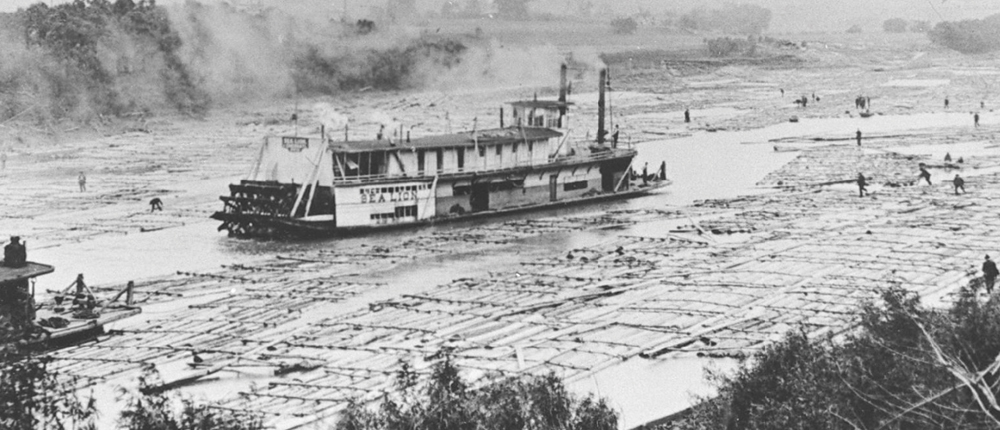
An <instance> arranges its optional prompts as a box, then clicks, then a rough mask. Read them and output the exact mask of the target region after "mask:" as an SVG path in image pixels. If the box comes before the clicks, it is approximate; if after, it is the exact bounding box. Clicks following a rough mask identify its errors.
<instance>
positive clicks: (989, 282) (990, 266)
mask: <svg viewBox="0 0 1000 430" xmlns="http://www.w3.org/2000/svg"><path fill="white" fill-rule="evenodd" d="M997 275H1000V271H998V270H997V264H996V263H994V262H993V260H990V256H989V255H987V256H986V261H984V262H983V281H985V282H984V283H985V284H986V294H993V283H994V282H996V280H997Z"/></svg>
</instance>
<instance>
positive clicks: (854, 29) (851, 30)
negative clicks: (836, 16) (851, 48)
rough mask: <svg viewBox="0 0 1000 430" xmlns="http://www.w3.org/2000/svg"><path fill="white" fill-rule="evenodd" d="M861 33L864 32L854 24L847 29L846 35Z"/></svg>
mask: <svg viewBox="0 0 1000 430" xmlns="http://www.w3.org/2000/svg"><path fill="white" fill-rule="evenodd" d="M862 32H864V30H863V29H862V28H861V26H860V25H858V24H854V25H852V26H851V28H848V29H847V33H848V34H861V33H862Z"/></svg>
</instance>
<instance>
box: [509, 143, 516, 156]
mask: <svg viewBox="0 0 1000 430" xmlns="http://www.w3.org/2000/svg"><path fill="white" fill-rule="evenodd" d="M510 152H511V153H512V154H517V144H516V143H515V144H513V145H511V147H510Z"/></svg>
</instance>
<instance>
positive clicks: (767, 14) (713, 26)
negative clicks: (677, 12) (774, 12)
mask: <svg viewBox="0 0 1000 430" xmlns="http://www.w3.org/2000/svg"><path fill="white" fill-rule="evenodd" d="M678 23H679V25H680V26H681V28H684V29H687V30H692V31H723V32H726V33H733V34H746V35H757V34H761V33H763V32H764V31H766V30H767V28H768V27H769V26H770V25H771V10H770V9H767V8H763V7H760V6H755V5H750V4H738V5H727V6H725V7H723V8H722V9H717V10H706V9H695V10H692V11H690V12H688V13H685V14H684V15H682V16H681V17H680V19H679V21H678Z"/></svg>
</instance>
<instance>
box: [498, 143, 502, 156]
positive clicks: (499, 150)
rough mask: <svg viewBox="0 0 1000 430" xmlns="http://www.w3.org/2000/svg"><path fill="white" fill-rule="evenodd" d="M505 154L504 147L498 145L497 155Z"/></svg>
mask: <svg viewBox="0 0 1000 430" xmlns="http://www.w3.org/2000/svg"><path fill="white" fill-rule="evenodd" d="M500 154H503V145H497V155H500Z"/></svg>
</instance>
